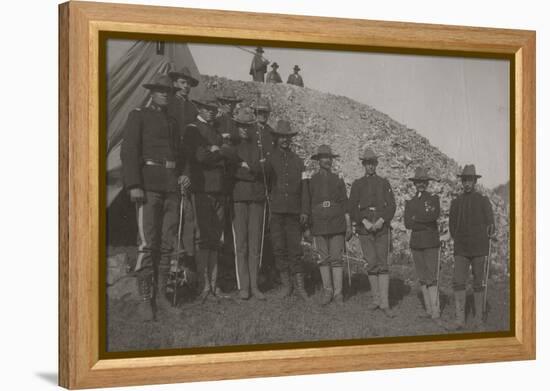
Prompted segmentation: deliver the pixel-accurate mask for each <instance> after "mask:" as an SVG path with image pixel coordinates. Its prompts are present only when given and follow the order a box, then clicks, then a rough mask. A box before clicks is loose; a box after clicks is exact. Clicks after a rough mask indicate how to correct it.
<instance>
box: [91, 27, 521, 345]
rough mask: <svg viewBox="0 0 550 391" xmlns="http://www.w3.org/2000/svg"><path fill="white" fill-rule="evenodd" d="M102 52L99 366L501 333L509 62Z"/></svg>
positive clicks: (286, 51)
mask: <svg viewBox="0 0 550 391" xmlns="http://www.w3.org/2000/svg"><path fill="white" fill-rule="evenodd" d="M103 44H104V45H105V47H104V48H103V50H104V53H105V56H103V57H100V58H102V59H103V60H104V61H103V63H101V62H100V65H99V66H100V75H103V76H104V80H103V81H102V82H103V83H105V90H106V91H105V92H106V94H105V95H106V96H105V97H104V98H105V101H106V104H105V110H106V115H105V116H104V117H103V118H104V119H105V121H106V123H105V124H103V126H104V127H105V129H106V132H105V134H104V137H105V140H102V142H103V143H104V145H105V148H106V152H105V153H106V154H105V157H106V160H105V165H104V167H105V172H104V173H103V174H102V175H104V181H105V194H104V196H105V210H104V211H103V213H104V216H105V217H104V219H105V223H106V230H105V233H106V237H105V255H106V256H105V258H104V259H100V260H99V261H100V262H101V263H103V268H102V270H103V271H104V274H103V275H102V276H101V278H102V279H103V281H102V286H101V289H104V292H103V293H102V294H104V297H105V308H103V309H100V310H101V311H105V314H104V319H105V324H103V325H101V327H103V328H104V331H103V332H104V334H105V343H106V346H105V350H106V352H107V353H128V352H145V351H166V350H178V351H180V352H185V351H186V349H195V350H194V351H197V350H196V349H201V348H208V349H215V348H227V349H233V348H235V349H247V348H249V349H252V348H262V347H269V348H277V347H278V346H286V347H288V346H293V344H295V346H309V345H308V344H317V345H311V346H332V345H334V346H336V345H338V344H343V343H345V344H352V343H358V344H369V343H374V342H379V341H384V340H387V341H396V340H407V339H406V338H408V339H409V340H413V341H414V340H415V338H421V339H417V340H423V341H426V340H430V338H434V339H435V338H438V339H441V338H458V337H459V336H461V337H463V338H473V337H475V336H478V337H479V336H487V335H493V336H498V335H503V336H504V335H510V334H509V333H510V332H511V331H512V329H513V316H512V314H513V310H514V308H513V301H512V300H511V297H512V295H511V292H512V291H513V289H514V287H513V280H511V277H510V276H511V273H512V275H513V270H514V259H513V256H512V252H511V250H510V226H511V224H512V223H511V220H510V216H511V215H513V209H512V212H511V210H510V205H512V206H513V199H512V202H511V200H510V186H511V183H512V186H513V185H514V184H513V177H512V176H511V173H512V172H513V168H512V166H511V163H510V162H511V159H512V161H513V155H512V157H511V151H513V149H512V146H511V144H510V140H513V134H511V115H512V114H511V107H510V104H511V103H510V102H511V101H512V99H511V92H510V91H511V81H510V80H511V72H513V69H512V64H511V61H510V60H509V59H503V58H498V57H497V56H495V57H494V58H490V57H489V56H478V57H476V56H474V55H469V56H459V55H450V54H445V55H437V54H434V53H420V52H419V53H404V54H401V53H390V52H384V51H376V52H375V51H372V52H369V51H366V50H364V51H358V50H354V51H351V50H345V49H338V50H336V49H330V50H329V49H317V48H314V47H305V46H304V47H283V46H270V45H269V44H268V43H265V44H262V45H241V44H228V43H223V44H221V43H205V42H186V43H185V42H180V41H178V42H175V41H168V40H167V41H155V40H147V39H118V38H109V39H106V40H105V42H104V43H103ZM100 82H101V81H100ZM512 110H513V108H512ZM512 194H513V192H512ZM400 338H401V339H400ZM403 338H405V339H403ZM298 344H299V345H298ZM319 344H321V345H319ZM323 344H324V345H323Z"/></svg>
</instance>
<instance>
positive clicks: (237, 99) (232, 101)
mask: <svg viewBox="0 0 550 391" xmlns="http://www.w3.org/2000/svg"><path fill="white" fill-rule="evenodd" d="M218 100H222V101H224V102H231V103H239V102H242V101H243V100H242V99H240V98H226V97H223V96H219V97H218Z"/></svg>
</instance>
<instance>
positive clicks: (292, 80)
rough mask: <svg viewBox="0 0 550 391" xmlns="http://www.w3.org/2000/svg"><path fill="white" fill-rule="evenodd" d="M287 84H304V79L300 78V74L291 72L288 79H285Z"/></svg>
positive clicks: (301, 85)
mask: <svg viewBox="0 0 550 391" xmlns="http://www.w3.org/2000/svg"><path fill="white" fill-rule="evenodd" d="M286 82H287V84H294V85H295V86H300V87H303V86H304V80H303V79H302V76H300V75H297V74H295V73H292V74H290V75H289V76H288V80H287V81H286Z"/></svg>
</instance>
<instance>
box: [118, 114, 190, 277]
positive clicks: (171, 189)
mask: <svg viewBox="0 0 550 391" xmlns="http://www.w3.org/2000/svg"><path fill="white" fill-rule="evenodd" d="M120 156H121V160H122V176H123V182H124V185H125V187H126V188H127V189H133V188H140V189H143V190H144V191H145V200H144V201H143V202H142V203H139V204H138V208H137V220H138V233H139V238H138V259H137V263H136V271H141V272H142V273H144V274H147V275H152V273H153V267H158V266H159V261H162V263H163V266H166V267H168V263H169V258H170V256H171V254H172V252H173V248H174V245H175V240H176V231H177V223H178V213H177V210H178V195H177V190H178V184H177V182H178V176H179V174H180V173H181V171H182V165H183V162H184V158H183V154H181V153H180V151H179V137H178V125H177V122H176V120H175V119H174V118H172V117H171V116H169V115H168V114H167V112H166V110H165V109H164V108H161V107H159V106H156V105H154V104H151V105H150V106H149V107H146V108H142V109H135V110H133V111H131V112H130V114H129V115H128V119H127V121H126V124H125V127H124V136H123V141H122V149H121V155H120ZM161 252H162V254H163V255H165V256H164V257H162V260H160V259H159V258H160V255H161Z"/></svg>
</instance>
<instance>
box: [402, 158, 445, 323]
mask: <svg viewBox="0 0 550 391" xmlns="http://www.w3.org/2000/svg"><path fill="white" fill-rule="evenodd" d="M409 179H410V180H411V181H412V182H413V183H414V186H415V187H416V194H415V196H414V197H413V198H412V199H410V200H407V201H405V228H407V229H410V230H412V232H411V239H410V242H409V245H410V247H411V252H412V255H413V260H414V266H415V269H416V274H417V276H418V279H419V281H420V287H421V289H422V295H423V297H424V306H425V307H426V315H427V316H428V317H431V318H433V319H438V318H439V315H440V309H439V292H438V291H437V289H438V287H437V278H438V273H437V272H438V267H439V247H440V242H439V227H438V225H437V219H438V218H439V212H440V209H439V197H438V196H437V195H435V194H430V193H429V192H428V191H427V188H428V183H429V181H430V180H433V178H430V176H429V175H428V170H427V169H426V168H423V167H418V168H417V169H416V170H415V173H414V177H412V178H409Z"/></svg>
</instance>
